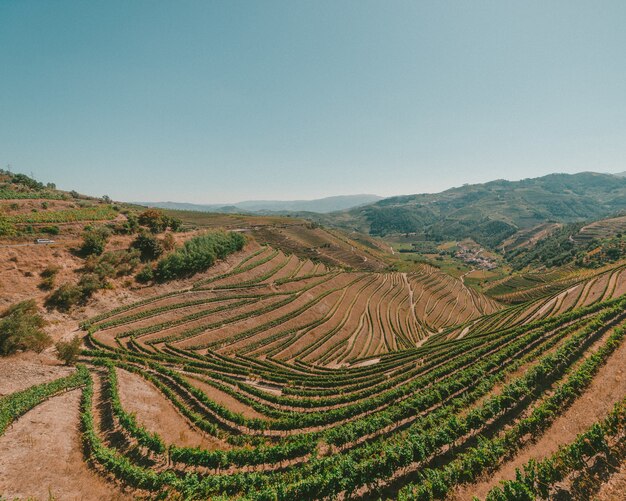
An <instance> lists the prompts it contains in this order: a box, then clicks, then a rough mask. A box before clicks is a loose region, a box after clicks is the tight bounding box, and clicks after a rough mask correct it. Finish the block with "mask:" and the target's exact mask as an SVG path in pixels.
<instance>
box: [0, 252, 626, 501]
mask: <svg viewBox="0 0 626 501" xmlns="http://www.w3.org/2000/svg"><path fill="white" fill-rule="evenodd" d="M543 285H544V284H540V286H543ZM533 290H534V289H533V288H532V287H531V288H528V289H525V291H524V293H525V294H528V298H527V299H526V300H523V299H520V300H519V301H514V303H516V304H513V305H505V304H503V303H498V302H496V301H494V300H493V299H490V298H488V297H487V296H485V295H482V294H480V293H478V292H476V291H474V290H473V289H470V288H468V287H466V286H465V285H464V283H463V282H462V281H461V280H458V279H455V278H452V277H450V276H448V275H446V274H444V273H442V272H440V271H439V270H437V269H435V268H433V267H430V266H427V265H423V266H421V267H420V268H419V269H418V271H416V272H414V273H408V274H405V273H392V272H370V271H346V270H344V269H341V268H333V267H328V266H326V265H324V264H320V263H317V264H316V263H314V262H312V261H310V260H306V259H300V258H298V257H296V256H295V255H288V254H285V253H284V252H283V251H281V250H277V249H274V248H272V247H270V246H259V245H255V244H250V245H249V246H248V247H247V249H246V250H245V251H244V252H243V253H241V255H240V258H239V262H238V263H237V264H235V265H234V266H232V267H231V268H229V269H228V270H226V271H224V270H222V271H221V272H220V273H219V274H218V273H213V274H207V275H204V276H202V277H201V278H200V279H198V280H197V281H196V282H195V283H194V284H193V285H192V286H190V287H189V288H186V289H184V290H179V291H174V292H168V293H165V294H162V295H160V296H154V297H149V298H147V299H144V300H142V301H140V302H136V303H133V304H128V305H125V306H122V307H119V308H116V309H113V310H111V311H109V312H108V313H106V314H102V315H99V316H97V317H93V318H91V319H89V320H88V321H86V322H85V323H84V324H83V328H84V329H85V330H86V332H87V334H86V344H87V349H86V350H85V351H84V353H83V357H82V358H83V359H82V365H81V366H80V367H79V369H78V371H77V372H76V374H75V375H73V376H69V377H66V378H64V379H62V380H58V381H56V382H54V383H45V384H42V385H38V386H34V387H31V388H30V389H28V390H26V391H23V392H21V393H16V394H13V395H11V396H9V397H5V398H3V399H0V433H2V430H4V429H5V428H6V427H7V425H8V424H9V423H10V422H11V421H13V420H16V419H17V420H18V421H19V419H20V416H21V415H22V414H24V413H25V412H27V411H28V409H30V408H32V407H33V406H35V405H37V404H38V403H40V402H41V401H43V400H45V399H49V398H52V400H54V399H56V398H60V397H56V396H55V395H58V394H59V393H60V392H63V391H68V390H69V391H75V390H73V388H76V387H78V386H80V387H81V388H82V389H81V398H80V434H81V440H82V444H83V446H84V450H85V455H86V456H87V459H88V461H89V463H90V464H91V465H92V466H93V467H94V468H95V469H96V470H97V471H98V472H99V473H100V474H101V475H103V476H104V477H105V478H106V479H107V480H108V481H109V482H112V483H115V484H116V485H117V486H118V487H117V488H118V489H125V490H124V491H123V492H124V493H125V494H124V495H127V496H128V497H131V496H134V495H139V496H141V495H144V496H148V497H159V496H163V497H168V496H171V497H173V498H176V496H181V497H182V498H185V499H209V498H210V499H215V498H219V497H225V498H228V497H235V498H245V499H259V500H265V499H285V500H290V499H323V498H328V499H348V498H350V499H371V498H375V499H377V498H399V499H433V498H436V499H443V498H446V497H450V498H457V499H470V498H471V497H472V495H474V494H478V495H480V496H481V497H486V498H487V499H491V500H499V499H532V498H533V496H539V497H543V498H548V499H549V498H554V497H556V496H557V495H559V496H564V495H565V496H568V495H569V496H570V498H578V499H586V498H588V497H585V496H589V493H590V492H592V491H593V490H594V489H596V488H597V485H596V484H599V480H598V478H597V477H596V476H594V472H595V471H596V470H597V469H598V468H600V467H603V468H605V470H606V471H607V474H606V475H605V477H603V478H606V477H607V476H609V475H610V474H611V473H613V472H614V470H615V465H618V467H619V465H620V462H621V461H623V457H624V455H623V453H624V438H625V436H626V428H625V424H626V400H625V399H624V398H625V396H626V388H625V384H626V378H624V377H623V367H624V364H623V361H624V357H625V356H626V344H625V343H624V336H625V334H626V296H624V294H625V293H626V265H623V264H622V265H618V266H614V267H612V268H610V269H605V270H602V271H601V272H600V273H596V274H594V275H591V276H585V277H581V278H580V280H579V281H578V282H567V283H564V284H562V287H561V289H559V290H548V291H546V290H544V289H540V290H541V291H543V292H542V293H540V292H538V291H536V290H535V291H534V292H533ZM535 294H536V295H537V297H535ZM620 370H621V371H622V372H619V371H620ZM611 374H617V375H620V374H621V376H619V377H611V376H610V375H611ZM589 394H593V395H594V396H595V397H596V410H597V414H598V415H597V417H596V416H595V415H594V416H593V417H590V416H589V415H588V413H587V414H584V416H585V418H584V419H582V418H581V419H580V420H579V421H577V423H579V425H580V426H579V429H575V430H574V433H573V435H572V436H571V437H569V438H568V437H567V436H565V435H564V436H561V435H559V433H558V432H556V431H555V430H556V429H557V428H558V427H559V426H560V424H559V422H558V420H559V419H561V418H564V419H567V418H568V416H570V415H574V414H576V413H581V414H582V413H583V411H584V410H585V409H587V408H588V403H587V400H586V399H587V398H588V396H589ZM146 395H148V396H149V404H150V407H147V402H148V400H144V399H145V398H148V397H146ZM142 402H143V404H142ZM579 433H583V434H582V435H580V436H577V434H579ZM542 437H551V439H552V442H555V441H556V444H557V446H562V447H563V448H562V449H560V450H558V451H556V450H554V451H552V450H542V451H539V452H537V454H536V456H538V457H540V458H543V461H541V462H540V463H535V462H530V463H528V461H527V459H526V452H527V451H528V449H529V448H531V449H532V447H535V446H536V445H534V444H537V443H541V440H542ZM610 465H614V466H613V467H612V468H613V469H611V466H610ZM515 467H519V468H522V467H524V473H523V474H520V475H518V476H517V477H516V475H515ZM498 480H503V481H506V483H505V484H503V485H502V486H501V487H500V486H498ZM524 496H526V497H524ZM122 497H123V496H122Z"/></svg>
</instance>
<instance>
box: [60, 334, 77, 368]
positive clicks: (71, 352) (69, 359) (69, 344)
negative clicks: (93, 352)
mask: <svg viewBox="0 0 626 501" xmlns="http://www.w3.org/2000/svg"><path fill="white" fill-rule="evenodd" d="M81 342H82V340H81V339H80V337H78V336H75V337H73V338H72V339H71V340H70V341H59V342H57V343H56V344H55V345H54V346H55V348H56V349H57V357H59V360H62V361H63V362H64V363H65V365H74V364H76V362H77V361H78V357H79V356H80V351H81V348H80V345H81Z"/></svg>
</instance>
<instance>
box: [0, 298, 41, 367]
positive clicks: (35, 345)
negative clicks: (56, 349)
mask: <svg viewBox="0 0 626 501" xmlns="http://www.w3.org/2000/svg"><path fill="white" fill-rule="evenodd" d="M44 325H45V321H44V319H43V318H42V317H41V315H40V314H39V312H38V311H37V305H36V304H35V301H34V300H33V299H30V300H28V301H22V302H21V303H17V304H14V305H13V306H11V307H9V308H8V309H7V310H5V311H4V312H3V313H2V315H0V355H10V354H12V353H15V352H17V351H20V350H33V351H36V352H37V353H40V352H42V351H43V350H44V349H46V348H47V347H48V346H50V345H51V344H52V340H51V339H50V336H48V334H46V333H45V332H44V331H43V326H44Z"/></svg>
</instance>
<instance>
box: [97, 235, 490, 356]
mask: <svg viewBox="0 0 626 501" xmlns="http://www.w3.org/2000/svg"><path fill="white" fill-rule="evenodd" d="M498 309H499V305H498V304H497V303H496V302H495V301H493V300H491V299H489V298H487V297H486V296H483V295H481V294H479V293H477V292H475V291H474V290H472V289H469V288H468V287H466V286H465V285H464V284H463V282H462V281H460V280H458V279H455V278H452V277H450V276H448V275H445V274H443V273H441V272H440V271H439V270H437V269H436V268H433V267H430V266H427V265H424V266H422V267H421V269H420V271H419V272H418V273H412V274H403V273H367V272H346V271H342V270H340V269H333V268H327V267H326V266H325V265H323V264H314V263H313V262H311V261H309V260H301V259H298V258H297V257H296V256H294V255H286V254H284V253H283V252H282V251H278V250H275V249H273V248H271V247H267V246H266V247H261V248H260V249H257V250H255V251H251V252H250V253H248V254H247V255H246V256H245V257H243V258H242V260H241V262H240V263H239V264H237V265H236V266H234V267H233V268H232V269H231V270H230V271H228V272H226V273H222V274H219V275H215V276H211V277H209V278H206V279H203V280H200V281H198V282H196V283H195V284H194V286H193V287H192V288H191V289H189V290H183V291H180V292H177V293H174V294H168V295H167V296H165V297H161V298H154V299H153V300H151V301H149V302H147V303H146V302H141V303H139V304H136V305H130V306H127V307H125V308H124V309H123V311H120V312H116V311H113V312H111V314H109V315H103V316H101V317H99V318H96V319H92V320H91V321H90V322H89V328H90V331H91V332H92V334H93V335H94V337H95V338H96V339H97V340H98V342H101V343H104V344H106V345H108V346H111V347H116V346H122V347H124V348H128V346H129V344H130V343H132V344H134V345H137V346H139V347H140V348H141V349H143V350H149V351H152V350H161V349H163V348H164V347H165V346H166V345H167V346H170V347H173V348H182V349H191V350H194V351H195V352H198V353H206V352H207V350H211V351H214V352H216V353H219V354H226V355H230V354H233V353H237V354H239V355H249V356H254V357H263V358H265V357H272V358H274V359H277V360H284V361H294V360H300V361H304V362H308V363H315V364H318V365H329V366H333V367H336V366H341V365H345V364H349V363H351V362H353V361H355V360H357V359H362V358H366V357H374V356H377V355H381V354H384V353H389V352H393V351H397V350H399V349H409V348H413V347H415V346H417V345H419V344H420V343H421V342H422V341H424V340H425V339H426V338H427V337H428V335H430V334H431V333H434V332H439V331H440V330H442V329H445V328H447V327H451V326H454V325H457V324H461V323H465V322H467V321H470V320H473V319H477V318H478V317H480V316H482V315H485V314H489V313H493V312H495V311H497V310H498Z"/></svg>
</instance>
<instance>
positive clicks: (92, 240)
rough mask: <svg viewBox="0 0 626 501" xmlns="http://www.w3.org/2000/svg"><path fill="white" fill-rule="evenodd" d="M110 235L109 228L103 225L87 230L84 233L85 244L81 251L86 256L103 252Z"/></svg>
mask: <svg viewBox="0 0 626 501" xmlns="http://www.w3.org/2000/svg"><path fill="white" fill-rule="evenodd" d="M109 235H110V232H109V230H108V229H107V228H104V227H102V226H100V227H97V228H90V229H88V230H86V231H85V233H84V234H83V245H82V247H81V249H80V250H81V253H82V254H83V255H86V256H90V255H92V254H95V255H100V254H102V253H103V252H104V247H105V246H106V243H107V240H108V239H109Z"/></svg>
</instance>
